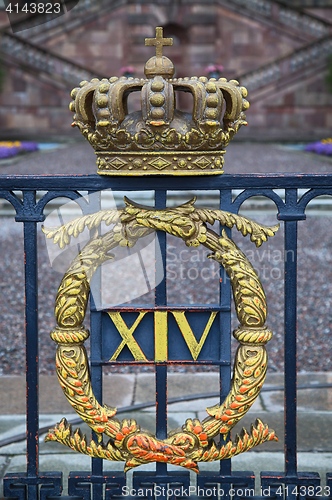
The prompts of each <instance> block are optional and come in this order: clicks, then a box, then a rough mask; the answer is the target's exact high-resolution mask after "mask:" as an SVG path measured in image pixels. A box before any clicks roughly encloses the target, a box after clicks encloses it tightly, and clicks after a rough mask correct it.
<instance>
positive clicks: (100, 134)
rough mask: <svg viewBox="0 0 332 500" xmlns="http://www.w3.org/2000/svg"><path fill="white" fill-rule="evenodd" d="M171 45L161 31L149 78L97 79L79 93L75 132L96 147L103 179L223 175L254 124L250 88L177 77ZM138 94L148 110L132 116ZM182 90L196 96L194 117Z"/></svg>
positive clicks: (75, 100) (72, 105)
mask: <svg viewBox="0 0 332 500" xmlns="http://www.w3.org/2000/svg"><path fill="white" fill-rule="evenodd" d="M172 44H173V40H172V38H163V29H162V28H160V27H158V28H156V37H155V38H147V39H146V40H145V45H148V46H155V47H156V55H155V56H154V57H151V58H150V59H149V60H148V61H147V63H146V64H145V68H144V73H145V76H146V78H133V77H129V78H127V77H125V76H123V77H120V78H118V77H116V76H113V77H112V78H110V79H106V78H105V79H103V80H101V81H100V80H98V79H97V78H93V79H92V80H91V81H90V82H88V81H83V82H81V83H80V86H79V87H77V88H74V89H73V91H72V93H71V96H72V98H73V101H72V102H71V103H70V105H69V108H70V110H71V111H73V112H74V113H75V114H74V121H73V126H77V127H79V129H80V131H81V132H82V134H83V135H84V137H85V138H86V139H87V140H88V141H89V142H90V144H91V146H92V147H93V148H94V149H95V152H96V155H97V165H98V173H99V174H103V175H149V174H153V175H159V174H161V175H165V174H167V175H207V174H221V173H223V170H222V169H223V164H224V154H225V147H226V146H227V145H228V143H229V142H230V140H231V139H232V138H233V136H234V135H235V134H236V132H237V131H238V130H239V128H240V127H241V125H247V122H246V116H245V114H244V111H245V110H247V109H248V108H249V102H248V101H247V100H246V99H245V97H246V96H247V90H246V89H245V88H244V87H240V86H239V82H237V81H236V80H230V81H229V82H228V81H227V80H226V78H219V79H218V80H217V79H216V78H210V79H208V78H207V77H206V76H201V77H199V78H198V77H196V76H193V77H188V78H173V75H174V71H175V69H174V65H173V63H172V61H171V60H170V59H168V57H165V56H164V55H163V47H164V46H165V45H172ZM139 91H140V92H141V110H140V111H134V112H133V113H130V114H128V109H127V100H128V96H129V94H130V93H131V92H139ZM176 91H182V92H190V93H191V94H192V96H193V102H194V106H193V110H192V113H191V114H188V113H184V112H183V111H180V110H178V109H176V102H175V92H176Z"/></svg>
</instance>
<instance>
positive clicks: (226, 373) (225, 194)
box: [219, 190, 232, 476]
mask: <svg viewBox="0 0 332 500" xmlns="http://www.w3.org/2000/svg"><path fill="white" fill-rule="evenodd" d="M220 210H225V211H227V212H231V211H232V192H231V190H227V191H220ZM221 229H222V228H221ZM226 232H227V235H228V236H229V237H230V236H231V230H230V229H229V228H226ZM219 290H220V298H219V303H220V305H221V306H227V307H229V308H230V307H231V300H232V298H231V282H230V279H229V277H228V276H227V273H226V271H225V269H224V267H223V266H221V265H220V288H219ZM219 318H220V320H219V325H220V326H219V328H220V360H221V359H224V360H226V361H229V363H230V362H231V335H230V332H231V313H230V312H229V311H225V312H222V311H220V313H219ZM230 383H231V365H230V364H229V366H220V403H222V402H223V401H224V400H225V398H226V396H227V394H228V392H229V390H230ZM220 439H222V437H220ZM230 474H231V460H230V459H229V460H220V475H221V476H229V475H230Z"/></svg>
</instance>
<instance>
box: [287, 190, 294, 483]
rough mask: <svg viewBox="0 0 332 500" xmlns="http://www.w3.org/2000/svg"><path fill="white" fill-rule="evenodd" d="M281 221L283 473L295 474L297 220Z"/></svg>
mask: <svg viewBox="0 0 332 500" xmlns="http://www.w3.org/2000/svg"><path fill="white" fill-rule="evenodd" d="M285 200H286V205H287V206H288V205H289V206H290V208H291V207H292V206H294V205H295V204H296V201H297V189H288V190H286V198H285ZM284 224H285V305H284V308H285V354H284V356H285V474H286V475H296V473H297V456H296V423H297V415H296V375H297V371H296V368H297V366H296V365H297V353H296V336H297V311H296V307H297V283H296V279H297V275H296V273H297V220H286V221H285V222H284Z"/></svg>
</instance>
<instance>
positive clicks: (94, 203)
mask: <svg viewBox="0 0 332 500" xmlns="http://www.w3.org/2000/svg"><path fill="white" fill-rule="evenodd" d="M100 209H101V200H100V193H91V192H89V205H88V206H87V210H84V212H88V213H94V212H98V211H99V210H100ZM99 232H100V229H99ZM92 280H93V284H92V283H91V285H92V286H91V288H90V304H91V309H92V308H94V306H97V307H100V304H101V268H100V267H98V268H97V269H96V271H95V273H94V275H93V278H92ZM92 290H93V293H91V291H92ZM90 314H91V332H92V336H91V337H90V348H91V362H92V361H94V363H91V385H92V389H93V393H94V395H95V397H96V399H97V400H98V402H99V403H100V404H101V405H102V404H103V368H102V366H101V365H100V361H101V358H102V352H101V351H102V347H101V342H102V332H101V312H99V311H90ZM97 363H99V364H97ZM92 436H93V439H94V440H96V439H97V437H96V434H95V433H93V434H92ZM91 472H92V475H93V476H102V475H103V461H102V459H101V458H92V459H91ZM92 498H93V499H94V500H100V499H102V498H103V484H102V483H98V482H97V483H93V484H92Z"/></svg>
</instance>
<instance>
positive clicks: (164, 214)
mask: <svg viewBox="0 0 332 500" xmlns="http://www.w3.org/2000/svg"><path fill="white" fill-rule="evenodd" d="M194 202H195V198H194V199H193V200H191V201H189V202H188V203H185V204H184V205H181V206H179V207H176V208H169V209H163V210H154V209H151V208H147V207H143V206H140V205H137V204H135V203H132V202H131V201H130V200H128V199H126V198H125V203H126V207H125V208H124V209H121V210H109V211H107V210H104V211H100V212H98V213H96V214H92V215H87V216H84V217H79V218H78V219H75V220H74V221H71V222H69V223H68V224H65V225H63V226H61V227H60V228H54V229H53V228H47V229H46V228H43V231H44V233H45V234H46V235H47V238H51V239H53V241H54V243H57V244H58V245H59V246H60V248H64V247H65V246H66V245H68V244H69V243H70V239H71V237H72V236H73V237H77V236H78V235H79V234H80V233H81V232H83V231H84V229H85V227H87V228H88V229H94V228H98V227H99V226H100V224H101V223H102V222H105V223H106V225H110V224H114V227H113V229H112V230H111V231H109V232H108V233H106V234H105V235H103V236H98V235H97V234H96V235H95V236H94V237H93V238H92V239H91V240H90V241H89V242H88V243H87V245H86V246H85V247H84V248H83V249H82V250H81V252H80V253H79V255H78V256H77V257H76V258H75V259H74V260H73V262H72V264H71V265H70V267H69V269H68V270H67V272H66V273H65V275H64V277H63V279H62V281H61V284H60V287H59V290H58V293H57V297H56V303H55V317H56V321H57V325H58V326H57V327H56V328H55V329H54V330H53V331H52V332H51V338H52V339H53V340H54V341H55V342H56V343H57V345H58V347H57V353H56V370H57V375H58V379H59V382H60V385H61V387H62V389H63V391H64V394H65V396H66V397H67V399H68V401H69V403H70V404H71V405H72V407H73V408H74V409H75V411H76V412H77V413H78V414H79V415H80V417H81V418H82V419H83V420H84V421H85V422H86V423H87V424H88V425H89V427H90V428H91V429H92V430H93V431H95V433H96V435H97V438H98V444H97V443H96V442H95V441H94V440H91V441H90V442H89V443H88V442H87V440H86V437H85V435H83V434H82V433H81V431H80V429H77V430H76V432H73V431H72V429H71V425H70V424H68V423H67V421H66V419H62V421H61V422H60V423H59V424H57V425H56V426H55V428H54V429H51V430H50V431H49V433H48V435H47V436H46V439H45V440H46V441H58V442H60V443H62V444H64V445H66V446H68V447H70V448H72V449H73V450H76V451H78V452H80V453H84V454H86V455H89V456H91V457H99V458H104V459H107V460H111V461H125V462H126V464H125V471H127V470H129V469H131V468H133V467H137V466H139V465H142V464H145V463H149V462H167V463H170V464H174V465H179V466H182V467H186V468H188V469H191V470H194V471H195V472H198V465H197V462H209V461H214V460H221V459H226V458H230V457H233V456H235V455H238V454H239V453H243V452H245V451H248V450H250V449H251V448H253V447H255V446H257V445H259V444H261V443H264V442H266V441H271V440H277V437H276V436H275V432H274V431H273V430H271V429H269V428H268V426H267V425H265V424H263V423H262V422H261V421H260V420H259V419H257V420H256V422H255V424H252V426H251V431H250V432H249V433H248V432H247V431H246V430H245V429H243V430H242V432H241V433H240V434H237V436H236V438H235V440H234V441H231V440H230V441H228V442H227V443H225V442H224V443H223V444H222V442H221V444H216V443H215V441H214V438H215V437H216V436H218V435H219V434H222V435H223V438H224V440H225V439H226V437H227V435H228V433H229V432H230V431H231V429H232V428H233V427H234V426H235V425H236V423H237V422H238V421H239V420H240V419H241V418H242V417H243V416H244V415H245V414H246V413H247V411H248V410H249V409H250V407H251V406H252V404H253V403H254V401H255V400H256V399H257V397H258V395H259V392H260V389H261V387H262V385H263V382H264V380H265V376H266V370H267V353H266V349H265V344H266V343H267V342H268V341H269V340H270V339H271V338H272V332H271V331H270V330H269V329H267V328H266V326H265V321H266V315H267V306H266V298H265V293H264V290H263V287H262V284H261V282H260V280H259V278H258V276H257V273H256V272H255V270H254V268H253V266H252V265H251V263H250V262H249V260H248V259H247V257H246V256H245V254H244V253H243V252H241V250H240V249H239V248H238V247H237V246H236V244H235V243H234V242H233V241H232V240H231V239H229V238H228V237H227V235H226V232H225V230H223V231H222V236H219V235H218V234H217V233H215V232H214V231H213V230H211V229H209V228H208V227H207V224H214V222H215V221H219V222H220V223H221V225H223V226H226V227H229V228H231V227H233V226H235V227H236V228H237V229H238V231H240V232H241V233H242V234H243V236H246V235H248V234H250V237H251V241H253V242H254V243H255V244H256V246H257V247H259V246H260V245H261V244H262V243H263V241H266V240H267V238H268V237H269V236H270V237H271V236H274V234H275V233H276V231H277V230H278V228H279V225H276V226H273V227H267V226H263V225H261V224H258V223H256V222H254V221H252V220H250V219H248V218H246V217H242V216H238V215H235V214H231V213H229V212H223V211H221V210H208V209H197V208H196V207H195V206H194ZM155 230H162V231H165V232H167V233H169V234H172V235H173V236H177V237H179V238H181V239H182V240H183V241H184V242H185V244H186V245H187V246H191V245H193V246H199V245H200V244H202V245H204V246H205V247H207V248H208V249H210V250H211V251H212V254H211V255H209V257H210V258H213V259H214V260H216V261H217V262H219V263H220V264H222V265H223V266H224V268H225V270H226V272H227V274H228V276H229V278H230V282H231V286H232V291H233V297H234V302H235V307H236V313H237V317H238V320H239V322H240V326H239V328H237V329H236V330H235V331H234V333H233V335H234V337H235V338H236V339H237V340H238V342H239V344H240V345H239V347H238V350H237V352H236V356H235V363H234V372H233V378H232V382H231V389H230V392H229V394H228V396H227V397H226V399H225V401H224V402H223V403H222V404H221V405H219V404H216V405H215V406H213V407H210V408H207V414H208V416H207V417H206V418H205V419H204V420H203V421H202V422H200V421H199V420H198V419H187V420H186V422H185V424H184V425H183V426H182V429H181V430H178V429H177V430H173V431H171V432H170V433H169V434H168V437H167V439H164V440H160V439H157V438H156V437H155V436H154V435H153V434H152V433H150V432H148V431H144V430H141V428H140V426H139V425H138V423H137V422H136V421H135V420H133V419H126V418H125V419H123V420H122V421H120V420H118V419H117V418H114V415H115V414H116V408H113V407H109V406H107V405H104V406H101V405H100V404H99V403H98V401H97V400H96V398H95V396H94V394H93V391H92V387H91V380H90V372H89V363H88V357H87V353H86V350H85V347H84V345H83V344H84V341H85V340H86V339H87V338H88V337H89V332H88V330H86V329H84V327H83V320H84V317H85V313H86V307H87V301H88V296H89V291H90V280H91V278H92V276H93V273H94V272H95V270H96V269H97V268H98V267H99V266H100V265H101V264H102V263H103V262H105V261H106V260H108V259H110V258H112V256H111V255H110V254H109V252H110V251H111V250H112V249H113V248H115V247H116V246H117V245H120V246H129V247H132V246H133V245H134V244H135V243H136V241H137V240H138V239H139V238H141V237H142V236H145V235H147V234H149V233H150V232H152V231H155ZM103 434H105V435H106V436H107V437H108V438H109V440H108V442H107V443H106V444H104V443H102V442H101V441H102V435H103Z"/></svg>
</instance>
